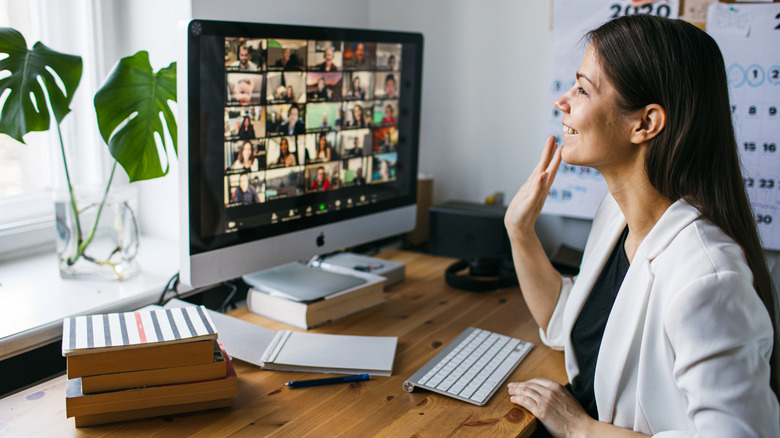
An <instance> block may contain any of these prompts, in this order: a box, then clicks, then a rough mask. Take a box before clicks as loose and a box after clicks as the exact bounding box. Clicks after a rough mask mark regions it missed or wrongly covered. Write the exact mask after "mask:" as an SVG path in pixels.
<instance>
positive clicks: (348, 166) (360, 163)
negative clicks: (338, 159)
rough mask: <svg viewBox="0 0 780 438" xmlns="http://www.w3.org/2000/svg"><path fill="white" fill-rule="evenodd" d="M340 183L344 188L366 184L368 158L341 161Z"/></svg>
mask: <svg viewBox="0 0 780 438" xmlns="http://www.w3.org/2000/svg"><path fill="white" fill-rule="evenodd" d="M342 163H343V165H342V168H341V183H342V186H344V187H349V186H362V185H365V184H366V171H365V170H364V169H368V158H367V157H359V158H350V159H346V160H343V161H342Z"/></svg>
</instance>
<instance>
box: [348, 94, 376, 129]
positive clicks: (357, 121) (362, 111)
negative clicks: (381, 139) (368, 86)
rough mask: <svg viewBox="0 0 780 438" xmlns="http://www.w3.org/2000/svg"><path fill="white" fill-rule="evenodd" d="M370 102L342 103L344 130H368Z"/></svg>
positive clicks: (369, 124)
mask: <svg viewBox="0 0 780 438" xmlns="http://www.w3.org/2000/svg"><path fill="white" fill-rule="evenodd" d="M372 104H373V102H371V101H360V102H345V103H344V117H345V123H344V126H343V127H344V128H368V127H369V126H371V110H372V108H371V105H372Z"/></svg>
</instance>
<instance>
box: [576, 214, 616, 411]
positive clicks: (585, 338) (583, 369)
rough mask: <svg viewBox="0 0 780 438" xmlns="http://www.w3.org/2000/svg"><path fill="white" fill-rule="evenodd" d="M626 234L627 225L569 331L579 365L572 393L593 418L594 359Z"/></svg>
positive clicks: (596, 355) (613, 291)
mask: <svg viewBox="0 0 780 438" xmlns="http://www.w3.org/2000/svg"><path fill="white" fill-rule="evenodd" d="M626 236H628V227H626V228H625V229H624V230H623V234H622V235H621V236H620V239H619V240H618V243H617V245H615V249H613V250H612V254H611V255H610V256H609V260H607V263H606V264H605V265H604V269H603V270H602V271H601V275H599V278H598V280H596V284H594V285H593V290H592V291H591V292H590V295H589V296H588V299H587V300H586V301H585V304H584V305H583V306H582V310H581V311H580V316H579V317H577V321H576V322H575V323H574V328H573V329H572V332H571V343H572V347H573V349H574V356H575V357H576V358H577V365H579V368H580V375H579V376H578V378H576V379H575V380H574V382H572V394H574V397H576V398H577V400H579V402H580V404H581V405H582V407H583V408H585V411H587V412H588V414H589V415H590V416H591V417H593V418H594V419H598V410H597V409H596V394H595V393H594V392H593V378H594V374H595V371H596V359H597V358H598V355H599V349H600V348H601V338H602V337H603V336H604V327H606V325H607V319H608V318H609V313H610V312H611V311H612V305H613V304H615V298H616V297H617V294H618V290H620V285H621V284H623V279H624V278H625V276H626V272H627V271H628V267H629V263H628V257H627V256H626V249H625V243H626Z"/></svg>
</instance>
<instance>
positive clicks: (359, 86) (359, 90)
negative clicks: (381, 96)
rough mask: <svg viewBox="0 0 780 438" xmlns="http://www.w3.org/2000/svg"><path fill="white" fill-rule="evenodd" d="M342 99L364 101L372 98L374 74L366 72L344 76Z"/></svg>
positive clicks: (348, 73) (356, 72)
mask: <svg viewBox="0 0 780 438" xmlns="http://www.w3.org/2000/svg"><path fill="white" fill-rule="evenodd" d="M344 98H345V99H347V100H365V99H373V98H374V74H373V73H371V72H367V71H355V72H347V73H345V74H344Z"/></svg>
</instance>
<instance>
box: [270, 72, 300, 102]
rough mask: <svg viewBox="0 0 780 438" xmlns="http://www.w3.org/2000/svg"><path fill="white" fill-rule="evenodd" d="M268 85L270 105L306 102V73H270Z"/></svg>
mask: <svg viewBox="0 0 780 438" xmlns="http://www.w3.org/2000/svg"><path fill="white" fill-rule="evenodd" d="M266 83H267V87H266V88H267V92H266V96H267V97H268V103H305V102H306V73H296V72H270V73H268V78H267V80H266Z"/></svg>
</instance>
